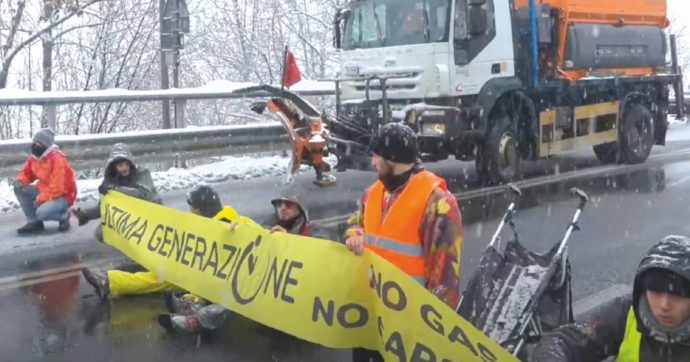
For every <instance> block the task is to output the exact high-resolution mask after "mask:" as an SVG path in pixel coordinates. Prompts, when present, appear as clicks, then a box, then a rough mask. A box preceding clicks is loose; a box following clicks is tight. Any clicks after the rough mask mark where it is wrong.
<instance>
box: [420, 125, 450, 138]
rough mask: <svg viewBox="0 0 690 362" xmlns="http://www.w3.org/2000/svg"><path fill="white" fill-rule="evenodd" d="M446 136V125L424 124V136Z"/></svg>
mask: <svg viewBox="0 0 690 362" xmlns="http://www.w3.org/2000/svg"><path fill="white" fill-rule="evenodd" d="M445 134H446V124H445V123H426V122H425V123H422V136H444V135H445Z"/></svg>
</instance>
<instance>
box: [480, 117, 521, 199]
mask: <svg viewBox="0 0 690 362" xmlns="http://www.w3.org/2000/svg"><path fill="white" fill-rule="evenodd" d="M494 117H495V118H494ZM489 125H490V126H489V127H490V129H489V132H488V134H487V137H486V139H485V140H484V142H483V144H482V146H481V147H480V149H479V152H478V155H477V161H476V166H477V173H478V174H479V179H480V181H481V183H482V184H485V185H500V184H504V183H509V182H512V181H513V180H515V178H516V177H517V175H518V173H519V170H520V152H519V149H518V138H517V133H516V132H515V130H514V127H513V123H512V122H511V120H510V117H508V116H507V115H503V114H501V115H492V117H491V118H490V119H489Z"/></svg>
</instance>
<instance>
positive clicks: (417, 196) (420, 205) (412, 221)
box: [364, 171, 446, 285]
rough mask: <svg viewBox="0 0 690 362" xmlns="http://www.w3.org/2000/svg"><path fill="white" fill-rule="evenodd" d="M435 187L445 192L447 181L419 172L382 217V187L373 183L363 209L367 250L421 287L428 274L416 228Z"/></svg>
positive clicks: (381, 184)
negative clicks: (415, 281) (386, 261)
mask: <svg viewBox="0 0 690 362" xmlns="http://www.w3.org/2000/svg"><path fill="white" fill-rule="evenodd" d="M437 187H440V188H442V189H443V190H446V182H445V181H444V180H443V179H441V178H439V177H438V176H436V175H434V174H433V173H431V172H428V171H422V172H419V173H417V174H415V175H413V176H412V177H411V178H410V180H409V181H408V184H407V185H406V186H405V189H404V190H403V191H402V193H401V194H400V196H399V197H398V199H397V200H395V202H394V203H393V205H391V206H390V209H389V210H388V212H387V214H386V215H385V216H384V215H383V197H384V187H383V183H381V181H376V183H374V185H373V186H372V187H371V190H370V192H369V197H368V198H367V201H366V205H365V206H364V234H365V237H366V238H367V245H366V247H367V248H368V249H370V250H372V251H373V252H375V253H376V254H378V255H380V256H381V257H383V258H384V259H386V260H388V261H389V262H391V263H393V264H394V265H395V266H397V267H398V268H400V269H401V270H403V271H404V272H406V273H407V274H408V275H410V276H411V277H413V278H414V279H415V280H417V281H418V282H419V283H420V284H422V285H426V282H427V276H428V272H427V270H426V263H425V259H424V250H423V247H422V240H421V238H420V235H419V225H420V224H421V222H422V217H423V216H424V211H425V209H426V204H427V200H428V199H429V196H430V195H431V193H432V192H433V191H434V189H435V188H437Z"/></svg>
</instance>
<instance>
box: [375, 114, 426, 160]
mask: <svg viewBox="0 0 690 362" xmlns="http://www.w3.org/2000/svg"><path fill="white" fill-rule="evenodd" d="M369 151H370V152H372V153H375V154H377V155H379V156H381V157H383V159H385V160H387V161H391V162H396V163H415V162H416V161H417V152H418V145H417V134H415V132H414V131H413V130H412V128H410V127H408V126H407V125H405V124H403V123H400V122H396V123H388V124H386V125H384V126H383V127H381V128H379V131H378V134H376V135H375V136H374V137H373V138H372V139H371V143H369Z"/></svg>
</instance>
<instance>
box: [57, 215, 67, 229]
mask: <svg viewBox="0 0 690 362" xmlns="http://www.w3.org/2000/svg"><path fill="white" fill-rule="evenodd" d="M69 226H70V225H69V216H68V217H67V218H66V219H65V220H60V224H59V225H58V231H59V232H61V233H62V232H65V231H67V230H69Z"/></svg>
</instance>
